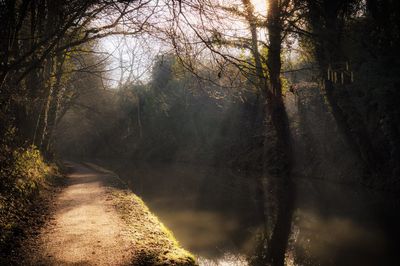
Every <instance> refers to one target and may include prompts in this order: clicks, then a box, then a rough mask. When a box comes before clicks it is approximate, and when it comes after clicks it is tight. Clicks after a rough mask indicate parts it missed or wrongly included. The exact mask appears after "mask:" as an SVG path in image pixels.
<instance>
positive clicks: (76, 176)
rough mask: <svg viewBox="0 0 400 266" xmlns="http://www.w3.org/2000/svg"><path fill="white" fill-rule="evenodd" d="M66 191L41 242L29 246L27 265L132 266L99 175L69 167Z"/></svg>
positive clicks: (123, 229)
mask: <svg viewBox="0 0 400 266" xmlns="http://www.w3.org/2000/svg"><path fill="white" fill-rule="evenodd" d="M67 166H68V167H69V168H70V169H71V171H70V174H69V175H68V176H67V178H68V179H67V180H68V181H67V185H66V187H65V188H64V189H63V190H62V191H61V193H60V194H59V196H58V197H56V199H55V202H54V206H53V208H54V211H53V214H52V215H51V217H50V219H49V221H48V222H47V224H46V225H45V226H44V227H43V228H42V230H41V232H40V233H39V234H38V235H37V237H35V238H33V239H31V240H30V241H29V242H30V243H29V244H27V247H26V248H27V249H28V251H27V252H26V254H27V255H28V256H27V258H26V260H25V262H24V263H23V264H27V265H129V264H131V262H132V251H133V250H134V248H133V246H132V241H131V239H130V237H129V230H128V228H127V225H126V224H125V223H124V222H123V221H122V220H121V219H120V217H119V215H118V214H117V212H116V210H115V208H114V207H113V205H112V200H111V196H110V195H109V194H108V193H107V190H106V187H105V186H104V185H103V181H104V179H105V178H107V174H106V173H100V172H98V171H95V170H93V169H91V168H89V167H87V166H85V165H81V164H73V163H68V164H67Z"/></svg>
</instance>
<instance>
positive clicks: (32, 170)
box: [0, 146, 60, 263]
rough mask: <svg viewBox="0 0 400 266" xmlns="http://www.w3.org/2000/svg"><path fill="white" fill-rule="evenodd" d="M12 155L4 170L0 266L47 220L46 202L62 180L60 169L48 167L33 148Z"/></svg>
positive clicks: (1, 176) (0, 187)
mask: <svg viewBox="0 0 400 266" xmlns="http://www.w3.org/2000/svg"><path fill="white" fill-rule="evenodd" d="M8 155H9V156H8V157H7V159H6V160H4V161H3V162H2V164H1V170H0V255H1V256H0V263H2V262H4V261H6V260H7V259H9V257H10V256H12V254H13V253H14V252H15V249H17V248H18V244H19V242H20V240H22V238H24V236H25V235H26V234H27V231H31V230H33V229H34V228H35V227H37V226H38V223H40V222H39V220H41V219H42V216H43V217H45V215H44V213H45V211H46V208H45V206H43V203H42V202H43V199H44V198H47V197H48V196H49V194H52V190H53V184H54V182H55V181H58V180H59V179H60V174H59V173H58V170H57V169H58V168H57V167H56V166H55V165H49V164H46V163H45V162H44V160H43V157H42V156H41V154H40V152H39V151H38V150H37V149H36V148H35V147H33V146H31V147H28V148H19V149H16V150H13V151H10V152H9V153H8ZM39 218H40V219H39ZM43 219H44V218H43Z"/></svg>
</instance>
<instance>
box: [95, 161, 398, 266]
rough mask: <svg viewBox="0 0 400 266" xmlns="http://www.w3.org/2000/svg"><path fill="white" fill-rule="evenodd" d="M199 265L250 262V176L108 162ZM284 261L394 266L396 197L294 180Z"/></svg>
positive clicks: (253, 238) (253, 228)
mask: <svg viewBox="0 0 400 266" xmlns="http://www.w3.org/2000/svg"><path fill="white" fill-rule="evenodd" d="M103 165H104V166H105V167H108V168H110V169H112V170H113V171H115V172H116V173H117V174H118V175H119V176H120V177H121V178H122V179H123V180H124V181H125V182H126V183H127V184H128V185H129V187H130V188H131V189H132V190H133V191H134V192H135V193H136V194H137V195H139V196H140V197H141V198H142V199H143V200H144V201H145V202H146V204H147V205H148V206H149V208H150V210H151V211H152V212H153V213H155V214H156V215H157V216H158V217H159V218H160V220H161V221H162V222H163V223H164V224H165V225H166V226H167V227H168V228H169V229H171V230H172V231H173V233H174V235H175V237H176V238H177V240H178V241H179V242H180V243H181V245H182V246H183V247H184V248H185V249H188V250H190V251H191V252H192V253H194V254H196V255H197V257H198V258H199V262H200V264H201V265H232V266H233V265H248V262H247V258H248V257H249V256H252V255H254V250H255V246H256V243H257V239H258V238H257V236H258V235H259V233H260V230H261V226H262V222H261V221H262V217H261V215H260V213H261V212H260V211H259V210H260V209H259V207H258V204H257V202H258V200H257V199H258V198H257V189H256V182H255V178H253V177H250V176H245V175H242V174H240V173H238V172H233V171H232V170H230V169H216V168H211V167H204V166H196V165H188V164H178V163H174V164H164V163H152V164H149V163H132V162H129V163H128V162H121V161H114V162H110V161H107V162H106V163H104V162H103ZM295 205H296V210H295V212H294V215H293V219H292V235H291V237H290V239H289V248H288V251H287V255H286V263H287V265H400V249H399V248H398V247H400V245H398V244H397V241H398V239H399V236H400V229H399V225H400V212H399V210H400V204H399V199H397V198H396V197H395V196H394V195H390V194H389V195H387V193H386V194H385V195H384V194H383V193H379V192H374V191H370V190H367V189H365V188H360V187H352V186H349V185H339V184H334V183H332V182H326V181H317V180H306V179H296V204H295Z"/></svg>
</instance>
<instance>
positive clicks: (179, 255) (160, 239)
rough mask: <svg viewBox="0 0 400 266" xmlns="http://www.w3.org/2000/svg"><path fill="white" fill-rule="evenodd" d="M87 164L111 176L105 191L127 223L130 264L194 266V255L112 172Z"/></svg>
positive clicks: (136, 265)
mask: <svg viewBox="0 0 400 266" xmlns="http://www.w3.org/2000/svg"><path fill="white" fill-rule="evenodd" d="M86 164H87V165H88V166H89V167H91V168H93V169H95V170H97V171H100V172H103V173H106V174H107V175H110V177H111V178H108V179H107V184H106V185H107V188H108V193H109V195H110V196H111V200H112V203H113V205H114V207H115V208H116V210H117V212H118V214H119V215H120V217H121V218H122V220H123V221H124V222H125V223H126V224H127V225H128V228H129V230H130V235H131V238H132V241H133V246H134V247H135V250H134V258H133V262H132V265H135V266H141V265H159V266H161V265H176V266H193V265H197V263H196V260H195V257H194V256H193V255H192V254H191V253H190V252H189V251H187V250H185V249H183V248H182V247H181V246H180V244H179V242H178V241H177V240H176V238H175V237H174V235H173V233H172V232H171V231H170V230H169V229H168V228H167V227H166V226H165V225H164V224H163V223H162V222H161V221H160V220H159V219H158V218H157V216H156V215H154V214H153V213H152V212H151V211H150V210H149V208H148V207H147V206H146V204H145V202H144V201H143V200H142V199H141V198H140V197H138V196H137V195H135V194H134V193H133V192H132V191H131V190H129V189H128V188H127V186H126V185H125V184H124V182H123V181H122V180H121V179H120V178H119V177H118V176H117V175H116V174H115V173H113V172H111V171H109V170H107V169H104V168H102V167H99V166H97V165H95V164H91V163H86Z"/></svg>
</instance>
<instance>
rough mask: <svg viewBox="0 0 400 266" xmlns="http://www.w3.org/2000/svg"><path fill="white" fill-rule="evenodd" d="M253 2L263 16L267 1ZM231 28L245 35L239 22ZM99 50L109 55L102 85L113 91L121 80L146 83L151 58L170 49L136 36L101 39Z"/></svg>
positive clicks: (258, 12)
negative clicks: (105, 75) (105, 77)
mask: <svg viewBox="0 0 400 266" xmlns="http://www.w3.org/2000/svg"><path fill="white" fill-rule="evenodd" d="M221 2H222V3H224V4H225V5H228V4H231V3H232V1H228V0H222V1H221ZM252 2H253V5H254V7H255V11H256V14H257V15H259V16H266V13H267V0H252ZM239 3H240V1H239ZM232 21H234V20H232ZM229 27H230V26H228V28H229ZM231 28H232V29H240V28H243V32H247V30H246V29H245V28H246V26H245V25H244V24H243V23H242V22H240V21H237V22H236V23H234V24H232V26H231ZM238 32H240V30H239V31H238ZM239 35H240V33H239ZM259 39H260V40H265V32H264V31H260V34H259ZM99 50H100V51H101V52H103V53H106V54H108V56H107V57H108V61H107V62H108V64H107V70H108V72H107V79H106V80H105V83H106V84H107V85H108V86H109V87H111V88H116V87H117V86H118V85H119V84H120V83H121V81H122V83H123V82H126V81H129V82H135V83H146V82H147V81H148V80H149V78H150V75H151V66H152V63H153V61H154V58H155V57H156V56H157V55H159V54H160V53H165V52H168V51H171V47H170V46H169V45H167V44H166V43H165V42H162V41H160V40H157V39H156V38H154V37H151V36H149V35H146V34H140V35H138V36H109V37H106V38H103V39H102V40H101V41H100V45H99Z"/></svg>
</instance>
